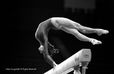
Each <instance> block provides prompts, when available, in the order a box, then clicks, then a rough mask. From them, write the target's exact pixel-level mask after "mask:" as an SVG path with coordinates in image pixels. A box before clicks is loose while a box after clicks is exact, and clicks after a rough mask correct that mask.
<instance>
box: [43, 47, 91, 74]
mask: <svg viewBox="0 0 114 74" xmlns="http://www.w3.org/2000/svg"><path fill="white" fill-rule="evenodd" d="M90 61H91V50H90V49H81V50H80V51H78V52H77V53H75V54H74V55H72V56H71V57H69V58H68V59H66V60H65V61H63V62H62V63H60V64H59V65H57V66H56V67H55V68H52V69H51V70H49V71H47V72H45V73H44V74H67V73H69V72H71V71H73V70H74V66H77V65H79V64H80V63H81V62H90Z"/></svg>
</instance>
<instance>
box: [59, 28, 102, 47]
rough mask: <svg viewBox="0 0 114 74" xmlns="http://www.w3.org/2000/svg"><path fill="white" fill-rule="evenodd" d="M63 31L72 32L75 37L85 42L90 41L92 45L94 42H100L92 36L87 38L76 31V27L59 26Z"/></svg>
mask: <svg viewBox="0 0 114 74" xmlns="http://www.w3.org/2000/svg"><path fill="white" fill-rule="evenodd" d="M61 29H62V30H63V31H65V32H67V33H69V34H73V35H74V36H75V37H76V38H78V39H79V40H80V41H87V42H91V43H92V44H93V45H95V44H101V43H102V42H101V41H99V40H96V39H94V38H89V37H87V36H85V35H83V34H81V33H80V32H78V30H76V29H72V28H67V27H62V28H61Z"/></svg>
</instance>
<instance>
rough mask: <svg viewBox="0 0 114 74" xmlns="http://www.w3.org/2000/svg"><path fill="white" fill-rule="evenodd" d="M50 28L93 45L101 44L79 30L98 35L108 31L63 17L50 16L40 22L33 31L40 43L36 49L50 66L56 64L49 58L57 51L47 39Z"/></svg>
mask: <svg viewBox="0 0 114 74" xmlns="http://www.w3.org/2000/svg"><path fill="white" fill-rule="evenodd" d="M50 29H54V30H63V31H64V32H67V33H69V34H72V35H74V36H75V37H76V38H77V39H79V40H80V41H85V42H91V43H92V44H93V45H96V44H101V43H102V42H101V41H99V40H97V39H94V38H90V37H87V36H85V35H83V34H81V33H80V32H82V33H85V34H86V33H87V34H90V33H96V34H97V35H98V36H100V35H102V34H107V33H109V31H108V30H104V29H99V28H90V27H86V26H82V25H81V24H79V23H77V22H74V21H72V20H70V19H68V18H64V17H52V18H49V19H47V20H45V21H43V22H41V23H40V24H39V25H38V28H37V30H36V32H35V38H36V39H37V40H38V42H39V43H40V47H39V48H38V50H39V51H40V53H42V54H43V56H44V58H45V60H46V61H47V62H48V63H49V64H50V65H51V66H52V67H55V66H56V65H57V64H56V63H55V61H54V60H53V59H52V58H51V57H52V54H54V53H58V52H59V51H58V50H57V49H55V47H54V46H53V45H52V44H51V43H49V41H48V32H49V30H50Z"/></svg>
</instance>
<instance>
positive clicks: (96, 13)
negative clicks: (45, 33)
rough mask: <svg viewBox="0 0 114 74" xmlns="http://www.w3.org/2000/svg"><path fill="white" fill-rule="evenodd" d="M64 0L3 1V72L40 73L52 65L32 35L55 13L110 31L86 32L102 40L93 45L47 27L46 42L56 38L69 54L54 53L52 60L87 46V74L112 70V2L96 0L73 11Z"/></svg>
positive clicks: (107, 72)
mask: <svg viewBox="0 0 114 74" xmlns="http://www.w3.org/2000/svg"><path fill="white" fill-rule="evenodd" d="M64 4H65V3H64V1H63V0H31V1H29V0H28V1H23V0H22V1H21V0H19V1H17V0H16V1H7V2H6V3H5V4H4V7H5V8H4V9H5V14H4V15H6V16H5V22H4V24H3V25H4V26H5V29H4V30H3V33H4V36H5V37H4V38H5V39H4V43H3V44H5V46H3V47H4V48H2V49H3V51H4V53H3V55H2V56H3V62H4V63H3V64H2V68H3V70H4V71H5V72H9V73H15V72H16V73H30V74H31V73H34V74H42V73H44V72H46V71H48V70H49V69H51V68H52V67H51V66H50V65H49V64H47V63H46V62H45V61H44V59H43V55H42V54H40V53H39V51H38V50H37V49H38V47H39V43H38V41H37V40H36V39H35V37H34V35H35V31H36V29H37V27H38V24H39V23H40V22H42V21H45V20H46V19H48V18H51V17H56V16H58V17H66V18H69V19H71V20H74V21H76V22H79V23H80V24H82V25H84V26H88V27H94V28H103V29H107V30H109V31H110V33H109V34H108V35H102V36H100V37H98V36H97V35H96V34H91V35H87V36H89V37H94V38H97V39H98V40H101V41H102V42H103V44H102V45H96V46H93V45H92V44H91V43H88V42H81V41H79V40H77V39H76V38H75V37H74V36H72V35H70V34H67V33H64V32H63V31H60V32H59V31H58V32H57V31H51V32H50V34H49V38H50V39H49V40H50V42H52V43H53V41H55V42H56V41H58V40H59V41H58V43H62V45H63V44H64V47H63V48H65V49H67V52H69V54H67V52H66V54H67V55H66V56H65V55H62V54H61V53H60V54H59V55H55V57H54V60H55V61H56V62H57V63H60V62H62V61H63V60H65V59H66V58H68V57H69V56H71V55H72V54H74V53H75V52H77V51H79V50H80V49H82V48H90V49H91V51H92V60H91V62H90V64H89V65H88V67H89V69H88V70H87V74H101V73H103V74H111V73H112V67H113V66H114V64H113V63H112V59H113V53H111V52H112V50H113V48H112V45H113V43H111V42H112V34H113V31H112V29H113V20H114V19H113V16H112V15H113V10H114V9H113V7H112V6H113V3H112V2H111V1H110V0H96V2H95V9H93V10H88V11H87V12H86V13H85V11H84V9H83V8H81V9H78V8H75V11H74V12H72V10H71V8H70V7H69V8H65V7H64ZM55 33H56V34H55ZM51 37H52V38H53V39H52V40H51ZM61 41H62V42H61ZM56 46H57V44H56ZM57 47H59V46H57ZM59 48H60V47H59ZM2 49H1V50H2ZM63 51H64V50H63ZM60 57H62V58H60ZM6 68H37V70H35V71H23V70H21V71H7V70H5V69H6Z"/></svg>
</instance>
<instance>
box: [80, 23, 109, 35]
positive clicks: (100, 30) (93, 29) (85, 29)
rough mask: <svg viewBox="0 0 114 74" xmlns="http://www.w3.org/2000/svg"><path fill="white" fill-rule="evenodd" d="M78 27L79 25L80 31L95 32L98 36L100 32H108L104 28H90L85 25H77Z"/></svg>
mask: <svg viewBox="0 0 114 74" xmlns="http://www.w3.org/2000/svg"><path fill="white" fill-rule="evenodd" d="M78 27H79V28H78V30H79V31H80V32H82V33H86V34H89V33H96V34H97V35H98V36H100V35H102V34H108V33H109V31H108V30H104V29H100V28H90V27H85V26H82V25H79V26H78Z"/></svg>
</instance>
